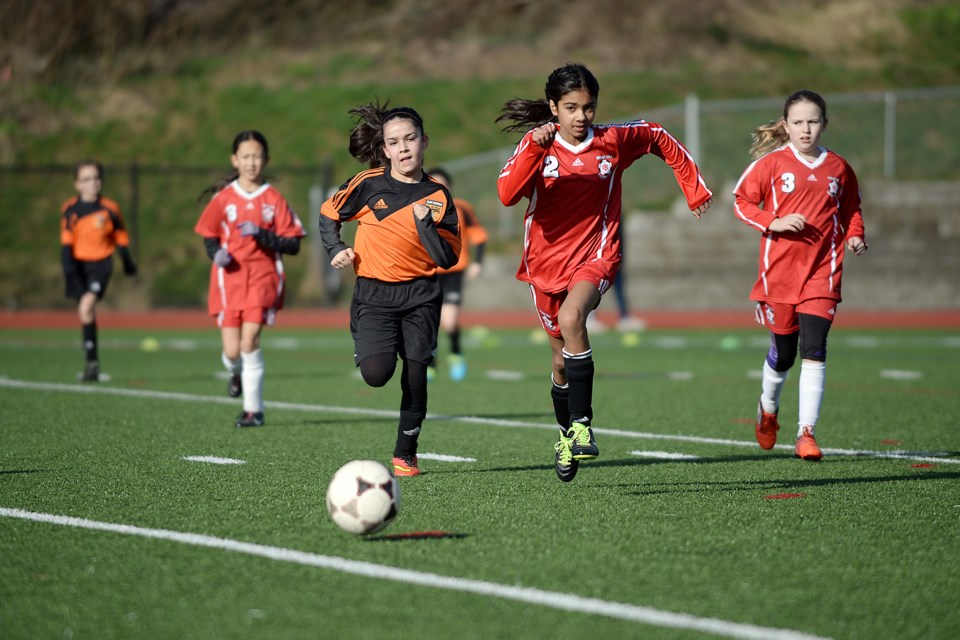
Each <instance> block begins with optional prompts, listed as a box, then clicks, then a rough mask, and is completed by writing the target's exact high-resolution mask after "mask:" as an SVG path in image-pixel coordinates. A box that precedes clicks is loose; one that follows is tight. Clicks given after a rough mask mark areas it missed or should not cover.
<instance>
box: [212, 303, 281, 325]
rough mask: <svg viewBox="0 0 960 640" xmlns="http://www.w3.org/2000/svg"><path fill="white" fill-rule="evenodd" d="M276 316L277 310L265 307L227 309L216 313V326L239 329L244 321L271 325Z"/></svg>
mask: <svg viewBox="0 0 960 640" xmlns="http://www.w3.org/2000/svg"><path fill="white" fill-rule="evenodd" d="M276 317H277V310H276V309H270V308H267V307H250V308H248V309H229V310H227V311H221V312H220V313H219V314H217V326H218V327H221V328H224V327H232V328H235V329H239V328H240V326H241V325H242V324H243V323H244V322H253V323H256V324H269V325H272V324H273V322H274V320H276Z"/></svg>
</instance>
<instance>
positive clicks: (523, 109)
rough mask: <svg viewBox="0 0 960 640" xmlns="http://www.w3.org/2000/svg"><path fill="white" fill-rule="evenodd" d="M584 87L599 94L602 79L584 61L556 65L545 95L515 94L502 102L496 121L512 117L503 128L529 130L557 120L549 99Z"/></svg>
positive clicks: (595, 96) (595, 94) (505, 129)
mask: <svg viewBox="0 0 960 640" xmlns="http://www.w3.org/2000/svg"><path fill="white" fill-rule="evenodd" d="M578 89H584V90H586V91H587V93H589V94H590V97H592V98H593V99H594V100H596V99H597V98H598V97H599V95H600V83H599V82H598V81H597V78H596V77H595V76H594V75H593V74H592V73H591V72H590V70H589V69H587V68H586V67H585V66H583V65H582V64H576V63H570V64H567V65H565V66H563V67H560V68H558V69H554V70H553V72H552V73H551V74H550V77H549V78H547V84H546V86H545V87H544V94H545V96H546V97H545V98H544V99H542V100H526V99H523V98H514V99H513V100H509V101H507V102H506V103H505V104H504V105H503V109H502V110H501V111H502V113H501V114H500V115H499V116H497V119H496V120H494V122H500V121H502V120H512V121H513V124H509V125H507V126H505V127H504V128H503V131H504V133H506V132H509V131H523V132H527V131H529V130H530V129H533V128H536V127H539V126H541V125H544V124H546V123H548V122H556V121H557V117H556V116H554V115H553V111H552V110H551V109H550V103H551V102H553V103H554V104H559V103H560V99H561V98H563V96H565V95H566V94H568V93H570V92H571V91H576V90H578Z"/></svg>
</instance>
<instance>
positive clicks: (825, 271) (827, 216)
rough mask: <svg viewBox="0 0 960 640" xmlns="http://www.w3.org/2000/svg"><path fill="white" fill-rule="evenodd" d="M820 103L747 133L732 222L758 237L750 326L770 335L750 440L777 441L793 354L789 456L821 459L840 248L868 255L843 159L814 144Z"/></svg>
mask: <svg viewBox="0 0 960 640" xmlns="http://www.w3.org/2000/svg"><path fill="white" fill-rule="evenodd" d="M826 127H827V105H826V102H825V101H824V99H823V98H822V97H821V96H820V95H819V94H817V93H815V92H813V91H809V90H806V89H804V90H801V91H797V92H796V93H794V94H792V95H790V96H789V97H788V98H787V100H786V103H785V104H784V106H783V117H782V118H780V119H778V120H774V121H772V122H770V123H769V124H767V125H763V126H760V127H758V128H757V129H756V130H755V131H754V133H753V141H754V143H753V147H752V149H751V154H752V156H753V157H754V158H756V160H754V162H753V163H752V164H751V165H750V166H748V167H747V169H746V170H745V171H744V172H743V175H742V176H741V177H740V180H739V182H737V186H736V188H735V190H734V195H735V196H736V202H735V211H736V215H737V217H738V218H739V219H740V220H741V221H742V222H744V223H746V224H747V225H749V226H750V227H753V228H754V229H756V230H757V231H759V232H761V233H762V234H763V235H762V237H761V240H760V267H759V275H758V277H757V281H756V283H755V284H754V285H753V290H752V291H751V292H750V299H751V300H754V301H756V303H757V322H759V323H760V324H762V325H764V326H766V327H767V329H769V330H770V349H769V350H768V352H767V358H766V360H765V362H764V363H763V382H762V393H761V395H760V403H759V406H758V407H757V422H756V429H755V431H756V436H757V442H758V443H760V446H761V447H762V448H763V449H772V448H773V446H774V445H775V444H776V442H777V431H778V430H779V429H780V425H779V423H778V422H777V413H778V411H779V408H780V392H781V391H782V390H783V385H784V383H785V382H786V380H787V373H788V372H789V370H790V368H791V367H792V366H793V364H794V362H795V361H796V358H797V352H798V350H799V353H800V358H801V363H800V398H799V405H800V407H799V423H798V428H797V440H796V445H795V453H796V456H797V457H798V458H803V459H804V460H813V461H817V460H820V458H822V457H823V453H822V452H821V451H820V447H819V446H817V441H816V439H815V437H814V429H815V428H816V425H817V419H818V418H819V416H820V405H821V403H822V401H823V390H824V380H825V376H826V360H827V333H828V332H829V331H830V326H831V324H832V322H833V318H834V316H835V315H836V311H837V304H838V303H839V302H840V300H841V297H840V277H841V269H842V267H843V254H844V246H846V248H847V249H849V250H850V251H852V252H853V254H854V255H861V254H863V253H864V252H865V251H866V250H867V244H866V242H864V229H863V218H862V217H861V214H860V188H859V186H858V184H857V176H856V175H855V174H854V172H853V169H851V168H850V165H849V164H847V162H846V161H845V160H844V159H843V158H841V157H840V156H838V155H837V154H835V153H833V152H832V151H829V150H827V149H825V148H823V147H821V146H820V144H819V143H820V135H821V134H822V133H823V131H824V129H826Z"/></svg>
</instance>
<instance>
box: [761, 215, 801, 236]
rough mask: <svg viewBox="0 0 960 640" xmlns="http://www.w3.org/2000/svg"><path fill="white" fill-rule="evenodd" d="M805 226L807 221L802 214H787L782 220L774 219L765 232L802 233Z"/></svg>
mask: <svg viewBox="0 0 960 640" xmlns="http://www.w3.org/2000/svg"><path fill="white" fill-rule="evenodd" d="M806 226H807V219H806V218H805V217H804V216H803V214H802V213H788V214H787V215H785V216H783V217H782V218H774V219H773V222H771V223H770V226H769V227H767V231H773V232H774V233H783V232H784V231H803V228H804V227H806Z"/></svg>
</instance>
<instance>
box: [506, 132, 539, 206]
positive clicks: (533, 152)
mask: <svg viewBox="0 0 960 640" xmlns="http://www.w3.org/2000/svg"><path fill="white" fill-rule="evenodd" d="M534 131H536V130H534ZM534 131H528V132H527V133H526V134H525V135H524V136H523V138H522V139H521V140H520V144H518V145H517V148H516V150H515V151H514V152H513V155H512V156H511V157H510V159H509V160H507V164H505V165H504V167H503V169H501V170H500V177H499V178H497V192H498V193H499V195H500V202H502V203H503V204H504V205H505V206H507V207H509V206H513V205H515V204H517V203H518V202H519V201H520V199H521V198H523V197H528V198H529V197H530V195H531V194H532V193H533V186H534V182H535V180H536V175H537V172H538V171H540V166H541V165H542V164H543V157H544V156H545V155H546V153H547V149H546V148H545V147H542V146H540V145H539V144H537V143H536V142H534V140H533V133H534Z"/></svg>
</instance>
